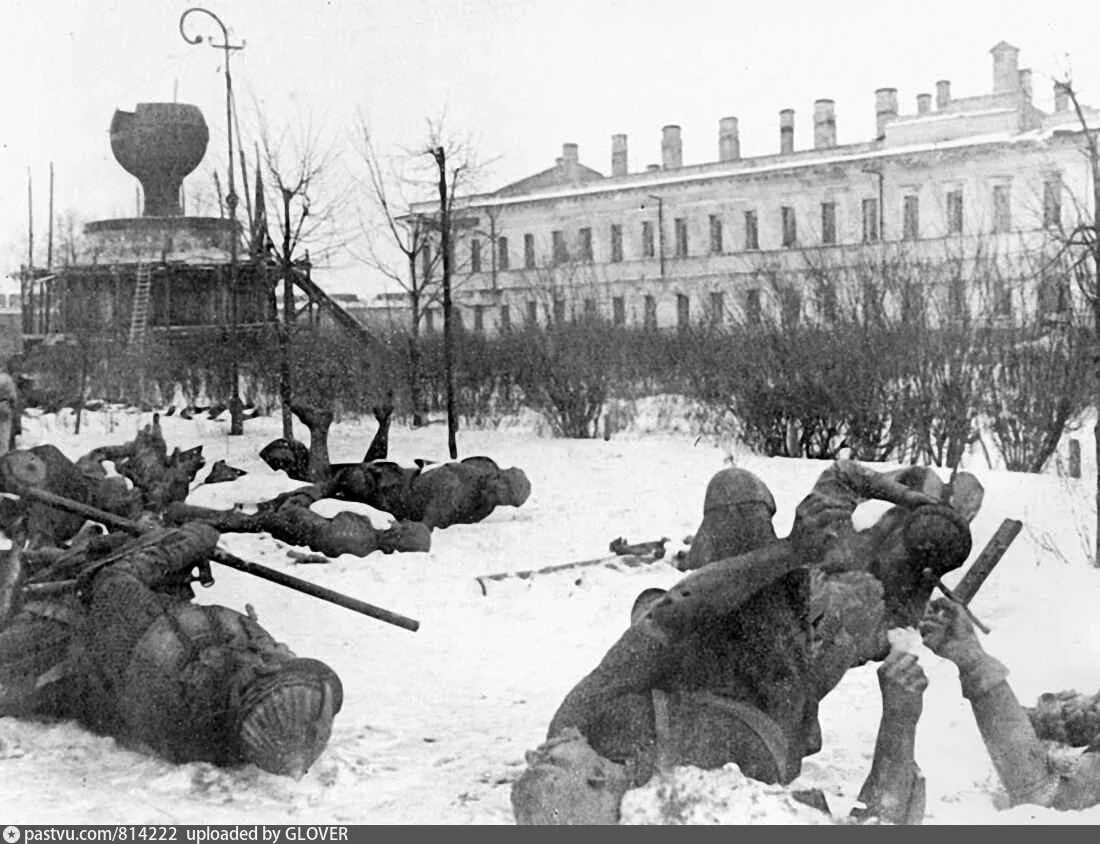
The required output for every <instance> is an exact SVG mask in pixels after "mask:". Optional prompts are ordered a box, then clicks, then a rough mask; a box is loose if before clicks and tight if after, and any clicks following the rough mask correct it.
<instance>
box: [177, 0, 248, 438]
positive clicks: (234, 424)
mask: <svg viewBox="0 0 1100 844" xmlns="http://www.w3.org/2000/svg"><path fill="white" fill-rule="evenodd" d="M192 12H198V13H200V14H204V15H207V16H208V17H210V18H212V19H213V21H214V22H215V23H216V24H217V25H218V27H219V28H220V29H221V31H222V43H221V44H215V43H213V42H210V46H211V47H214V48H215V49H218V50H222V51H224V53H225V134H226V139H227V141H228V146H229V158H228V170H229V192H228V193H227V194H226V196H225V204H226V206H227V207H228V209H229V341H230V360H229V380H230V385H231V390H232V396H231V398H230V400H229V415H230V422H229V433H230V435H235V436H236V435H240V434H243V433H244V418H243V405H242V402H241V393H240V372H239V367H238V361H237V357H238V354H239V348H238V346H239V343H238V337H237V335H238V333H239V331H238V329H239V314H238V312H237V190H236V180H235V179H234V177H233V171H234V167H233V76H232V74H231V72H230V68H229V58H230V56H231V55H232V51H233V50H240V49H243V48H244V44H243V43H241V44H230V43H229V30H228V29H226V27H225V24H224V23H222V21H221V18H219V17H218V16H217V15H215V14H214V13H213V12H211V11H210V10H208V9H203V8H202V7H200V6H192V7H191V8H190V9H187V10H186V11H185V12H184V13H183V14H182V15H180V23H179V29H180V35H181V36H183V40H184V41H186V42H187V43H188V44H201V43H202V40H203V36H201V35H196V36H195V37H193V38H191V37H188V35H187V32H186V31H185V30H184V21H185V20H186V19H187V16H188V15H190V14H191V13H192Z"/></svg>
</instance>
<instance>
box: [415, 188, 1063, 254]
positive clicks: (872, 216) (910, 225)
mask: <svg viewBox="0 0 1100 844" xmlns="http://www.w3.org/2000/svg"><path fill="white" fill-rule="evenodd" d="M1061 190H1062V188H1061V182H1060V181H1059V180H1058V179H1051V180H1048V181H1046V182H1044V185H1043V225H1044V226H1046V227H1053V226H1058V225H1060V224H1061V220H1062V208H1061V202H1062V200H1061ZM860 211H861V226H862V241H863V242H864V243H876V242H878V241H879V240H881V239H882V237H883V219H882V211H883V209H882V207H881V205H880V202H879V200H878V199H877V198H874V197H868V198H866V199H863V200H862V204H861V209H860ZM992 212H993V219H992V231H993V232H994V233H1002V232H1008V231H1011V229H1012V198H1011V187H1010V185H1008V184H1007V183H1005V184H997V185H994V186H993V194H992ZM743 213H744V218H743V219H744V228H743V240H742V247H743V249H744V250H745V251H755V250H759V249H760V221H759V218H758V217H757V212H756V211H755V210H747V211H745V212H743ZM708 223H709V227H708V232H709V244H708V247H709V253H710V254H712V255H719V254H723V253H724V252H725V251H726V243H725V234H724V221H723V218H722V216H721V215H718V214H711V215H710V217H709V220H708ZM901 223H902V232H901V235H902V238H903V239H904V240H917V239H919V238H920V236H921V214H920V199H919V197H918V196H917V195H916V194H906V195H905V196H903V197H902V220H901ZM945 228H946V231H947V234H949V235H960V234H962V233H963V192H962V190H961V189H954V190H949V191H947V192H946V194H945ZM820 232H821V244H822V245H826V246H831V245H836V244H837V243H838V242H839V241H838V233H837V204H836V202H834V201H828V202H822V203H821V228H820ZM550 238H551V261H552V263H553V264H564V263H567V262H569V261H571V260H578V261H586V262H590V261H593V260H595V256H594V252H593V246H592V229H591V228H590V227H583V228H580V229H578V231H577V238H576V252H575V254H574V253H571V251H570V248H569V244H568V243H567V240H566V236H565V232H564V231H562V230H560V229H556V230H554V231H552V232H551V234H550ZM659 240H660V238H659V235H658V233H657V232H656V225H655V224H654V222H653V221H652V220H644V221H642V228H641V254H640V255H639V257H640V258H643V259H646V258H656V257H658V254H661V255H664V243H663V242H661V243H659ZM609 243H610V250H609V255H608V258H609V260H610V262H611V263H618V262H620V261H623V260H624V251H623V226H622V224H621V223H612V224H611V227H610V238H609ZM780 243H781V245H782V247H783V248H786V249H790V248H795V247H797V246H799V245H800V240H799V236H798V220H797V217H796V214H795V209H794V208H793V207H792V206H789V205H784V206H782V207H781V208H780ZM481 251H482V247H481V241H480V240H479V239H477V238H474V239H473V240H472V241H471V242H470V266H469V270H470V272H474V273H478V272H482V269H483V267H482V254H481ZM424 254H425V261H424V266H425V273H426V274H428V273H430V266H431V256H430V252H429V251H428V250H427V249H425V253H424ZM691 254H692V252H691V248H690V243H689V239H688V221H687V218H685V217H676V218H674V219H673V244H672V256H673V257H676V258H687V257H689V256H690V255H691ZM523 266H524V268H525V269H535V268H536V267H537V256H536V253H535V236H534V235H533V234H525V235H524V236H523ZM495 268H496V269H498V270H508V269H511V258H510V252H509V244H508V238H507V237H498V238H497V239H496V267H495Z"/></svg>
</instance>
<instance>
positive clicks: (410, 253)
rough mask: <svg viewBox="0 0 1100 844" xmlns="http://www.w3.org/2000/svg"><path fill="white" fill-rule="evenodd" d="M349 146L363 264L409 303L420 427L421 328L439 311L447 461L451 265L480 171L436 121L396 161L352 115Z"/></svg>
mask: <svg viewBox="0 0 1100 844" xmlns="http://www.w3.org/2000/svg"><path fill="white" fill-rule="evenodd" d="M357 146H358V151H359V156H360V159H361V160H362V163H363V165H364V168H365V170H366V192H367V196H368V200H369V205H370V209H369V216H368V218H367V219H365V220H364V221H363V224H362V225H363V228H364V230H365V233H366V235H367V237H366V243H367V247H366V248H367V255H366V256H365V258H364V260H365V262H366V263H367V264H368V265H370V266H371V267H373V268H374V269H376V270H378V271H379V272H381V273H382V274H383V275H384V276H386V277H387V278H388V279H390V280H391V281H393V282H394V283H395V284H397V286H398V287H400V288H401V290H402V291H403V292H404V294H405V296H406V298H407V301H408V304H409V310H410V319H409V339H408V344H409V348H408V351H409V371H408V380H409V397H410V403H411V405H412V417H413V424H414V425H420V424H423V422H424V421H425V407H424V399H423V392H422V389H421V372H422V366H423V354H422V349H421V332H422V327H423V323H424V319H425V315H426V314H427V313H428V310H429V308H430V307H431V306H433V305H435V304H441V305H442V307H443V323H444V324H443V332H444V358H445V362H444V369H445V378H446V383H447V395H448V399H447V405H448V414H447V415H448V441H449V443H448V444H449V447H450V450H451V456H452V457H456V456H457V444H456V443H455V431H456V428H457V414H456V412H455V408H454V388H453V363H454V362H453V360H451V357H452V354H453V348H454V347H453V342H452V341H453V338H452V336H451V332H452V329H453V324H452V316H453V314H452V303H451V301H450V297H451V293H452V292H453V290H454V288H456V287H457V286H458V285H459V284H460V283H461V282H462V280H463V279H462V277H461V276H462V274H463V270H464V267H465V266H468V265H467V264H466V262H465V261H463V260H456V259H457V258H458V255H457V252H458V246H459V244H461V243H462V242H464V241H465V240H467V239H468V238H469V237H470V235H471V234H472V232H473V231H474V227H475V225H476V224H475V222H474V219H473V215H472V214H466V213H463V211H462V208H463V205H464V203H463V200H462V198H461V197H460V195H461V194H463V193H468V192H469V191H470V189H471V188H473V186H474V185H475V184H476V182H477V180H478V178H479V177H480V176H481V175H482V174H483V172H484V167H483V165H481V164H480V163H478V161H477V159H476V156H475V154H474V152H473V144H472V143H471V142H470V141H469V140H460V139H457V138H455V137H453V136H452V135H450V134H449V133H448V132H447V131H446V129H445V125H444V120H443V119H442V118H439V119H436V120H429V121H428V123H427V135H426V138H425V140H424V143H423V144H420V145H418V146H416V147H413V148H408V149H405V150H403V152H402V155H401V156H398V157H390V158H384V157H383V156H382V155H380V154H379V152H378V151H377V149H376V147H375V146H374V139H373V134H372V132H371V130H370V128H369V126H368V124H367V122H366V120H365V119H364V118H363V116H362V115H360V117H359V121H358V126H357ZM431 195H434V196H436V197H438V198H439V202H438V205H437V206H436V210H433V211H430V212H429V211H426V210H416V206H417V205H421V206H422V207H423V206H424V204H425V203H427V202H428V201H429V196H431ZM394 248H395V249H396V255H397V256H399V257H397V258H396V259H394V258H391V257H390V255H393V254H394V253H393V249H394ZM387 253H390V254H389V255H387Z"/></svg>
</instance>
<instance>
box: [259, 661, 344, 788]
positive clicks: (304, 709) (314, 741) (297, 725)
mask: <svg viewBox="0 0 1100 844" xmlns="http://www.w3.org/2000/svg"><path fill="white" fill-rule="evenodd" d="M343 695H344V692H343V686H342V685H341V683H340V678H339V677H337V676H336V672H334V671H333V670H332V669H331V668H329V667H328V666H327V665H325V664H324V663H323V662H320V661H318V660H315V659H297V658H296V659H292V660H290V661H289V662H287V663H285V664H284V665H282V666H281V667H280V668H279V669H278V670H277V671H275V672H273V673H270V674H261V675H259V676H258V677H256V679H255V680H253V682H252V683H250V684H249V686H248V688H247V689H246V690H245V692H244V694H243V695H242V696H241V702H240V709H239V712H238V720H237V737H238V740H239V742H240V747H241V756H242V757H243V758H244V759H245V761H248V762H252V763H253V764H255V765H256V766H257V767H259V768H263V769H264V770H265V771H270V772H271V773H273V774H280V775H284V776H290V777H294V778H295V779H300V778H301V777H302V776H303V775H304V774H305V772H306V771H308V770H309V768H310V767H311V766H312V765H313V763H314V762H316V761H317V758H318V757H319V756H320V755H321V753H322V752H323V751H324V749H325V746H326V745H327V744H328V740H329V737H330V736H331V735H332V720H333V718H334V716H335V715H336V713H337V712H339V711H340V707H341V705H342V703H343Z"/></svg>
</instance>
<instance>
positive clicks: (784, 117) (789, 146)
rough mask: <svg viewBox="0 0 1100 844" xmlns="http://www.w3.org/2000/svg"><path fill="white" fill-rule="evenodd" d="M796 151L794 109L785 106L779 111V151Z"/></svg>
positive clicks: (785, 153) (785, 152)
mask: <svg viewBox="0 0 1100 844" xmlns="http://www.w3.org/2000/svg"><path fill="white" fill-rule="evenodd" d="M792 152H794V109H793V108H785V109H783V110H782V111H781V112H779V153H780V155H790V154H791V153H792Z"/></svg>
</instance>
